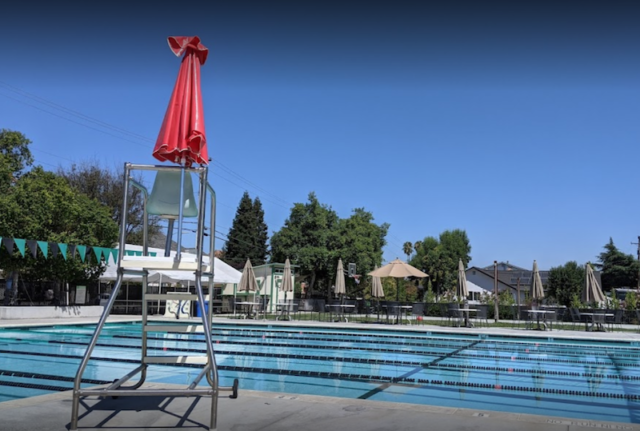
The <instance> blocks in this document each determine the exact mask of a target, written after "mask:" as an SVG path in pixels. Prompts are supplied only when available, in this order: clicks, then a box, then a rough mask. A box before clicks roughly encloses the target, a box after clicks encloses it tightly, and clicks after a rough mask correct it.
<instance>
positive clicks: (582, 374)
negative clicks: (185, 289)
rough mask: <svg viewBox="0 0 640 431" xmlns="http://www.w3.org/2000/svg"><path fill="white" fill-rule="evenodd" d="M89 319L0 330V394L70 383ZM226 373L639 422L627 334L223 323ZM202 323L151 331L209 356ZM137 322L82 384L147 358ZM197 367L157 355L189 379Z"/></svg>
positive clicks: (328, 391) (258, 382)
mask: <svg viewBox="0 0 640 431" xmlns="http://www.w3.org/2000/svg"><path fill="white" fill-rule="evenodd" d="M93 328H94V326H93V325H85V326H66V325H64V326H46V327H45V326H43V327H30V328H17V329H16V328H6V329H0V401H7V400H11V399H18V398H26V397H32V396H35V395H41V394H47V393H52V392H56V391H62V390H70V389H72V388H73V379H74V377H75V373H76V372H77V369H78V364H79V363H80V360H81V358H82V356H83V354H84V352H85V351H86V346H87V344H88V342H89V340H90V338H91V335H92V334H93ZM212 334H213V340H214V343H215V344H214V348H215V350H216V361H217V364H218V369H219V375H220V384H221V385H223V386H230V385H231V384H232V382H233V379H235V378H238V379H239V381H240V389H241V390H242V389H251V390H259V391H272V392H286V393H299V394H312V395H326V396H335V397H343V398H360V399H369V400H374V401H391V402H403V403H413V404H426V405H436V406H443V407H461V408H469V409H478V410H495V411H501V412H512V413H529V414H541V415H547V416H559V417H567V418H576V419H588V420H603V421H616V422H626V423H640V385H639V384H638V383H640V347H639V346H638V345H637V343H629V342H611V341H609V342H604V341H603V342H597V341H594V342H586V341H582V340H580V341H577V340H559V339H556V340H553V339H550V338H540V339H532V338H517V337H499V336H487V335H484V334H483V335H463V334H438V333H425V332H411V331H399V330H394V331H392V330H384V329H375V330H374V329H363V330H357V329H352V330H347V329H336V328H333V329H329V328H327V329H322V328H308V327H303V326H300V327H292V326H286V327H285V326H270V325H264V326H256V325H242V324H216V325H214V326H213V330H212ZM203 337H204V335H202V334H182V333H177V332H176V333H173V332H151V333H149V341H148V346H149V354H150V355H170V356H174V355H177V354H188V355H194V356H198V355H201V356H205V354H206V352H205V345H204V343H203ZM140 342H141V328H140V324H139V323H124V324H122V323H121V324H107V325H106V326H105V329H104V330H103V332H102V334H101V336H100V338H99V340H98V344H97V346H96V348H95V349H94V352H93V355H92V359H91V361H89V365H88V367H87V370H86V371H85V373H84V376H83V378H84V380H83V386H84V387H89V386H93V385H96V384H104V383H108V382H112V381H113V380H115V379H117V378H120V377H122V376H123V375H124V374H126V373H127V372H128V371H130V370H132V369H133V368H135V366H136V364H137V363H138V362H139V360H140ZM199 370H200V368H199V367H198V368H194V367H190V366H175V365H171V366H168V365H154V366H150V367H149V370H148V373H147V382H163V383H177V384H185V385H187V384H189V383H190V382H191V381H192V379H193V378H195V377H196V376H197V374H198V372H199Z"/></svg>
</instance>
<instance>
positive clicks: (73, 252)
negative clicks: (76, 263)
mask: <svg viewBox="0 0 640 431" xmlns="http://www.w3.org/2000/svg"><path fill="white" fill-rule="evenodd" d="M69 257H70V258H71V259H73V258H74V257H76V245H75V244H69Z"/></svg>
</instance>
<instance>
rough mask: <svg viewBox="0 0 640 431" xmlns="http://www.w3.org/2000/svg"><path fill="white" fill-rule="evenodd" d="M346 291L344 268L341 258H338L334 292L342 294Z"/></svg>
mask: <svg viewBox="0 0 640 431" xmlns="http://www.w3.org/2000/svg"><path fill="white" fill-rule="evenodd" d="M345 293H347V289H346V287H345V282H344V268H343V267H342V259H338V271H337V272H336V285H335V294H336V295H338V296H339V295H344V294H345Z"/></svg>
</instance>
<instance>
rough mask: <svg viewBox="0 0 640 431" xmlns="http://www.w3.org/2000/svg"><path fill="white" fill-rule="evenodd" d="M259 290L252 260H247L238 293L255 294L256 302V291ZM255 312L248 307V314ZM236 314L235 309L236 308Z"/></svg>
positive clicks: (254, 300) (254, 299)
mask: <svg viewBox="0 0 640 431" xmlns="http://www.w3.org/2000/svg"><path fill="white" fill-rule="evenodd" d="M257 290H258V282H257V281H256V275H255V273H254V272H253V266H251V259H247V262H246V263H245V264H244V269H243V270H242V276H241V277H240V283H238V292H247V293H249V292H253V302H256V291H257ZM252 311H253V310H251V308H249V307H248V313H247V314H251V312H252ZM234 313H235V307H234Z"/></svg>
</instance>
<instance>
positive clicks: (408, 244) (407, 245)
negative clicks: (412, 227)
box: [402, 241, 413, 262]
mask: <svg viewBox="0 0 640 431" xmlns="http://www.w3.org/2000/svg"><path fill="white" fill-rule="evenodd" d="M402 251H403V252H404V254H406V255H407V262H408V261H409V258H410V257H411V253H412V252H413V245H412V244H411V242H410V241H407V242H405V243H404V244H403V245H402Z"/></svg>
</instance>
